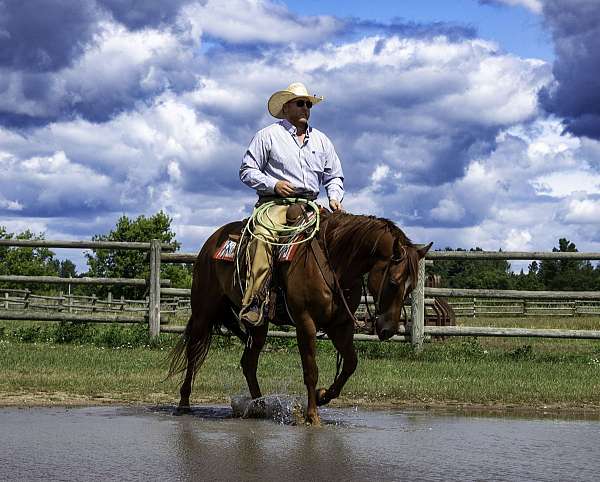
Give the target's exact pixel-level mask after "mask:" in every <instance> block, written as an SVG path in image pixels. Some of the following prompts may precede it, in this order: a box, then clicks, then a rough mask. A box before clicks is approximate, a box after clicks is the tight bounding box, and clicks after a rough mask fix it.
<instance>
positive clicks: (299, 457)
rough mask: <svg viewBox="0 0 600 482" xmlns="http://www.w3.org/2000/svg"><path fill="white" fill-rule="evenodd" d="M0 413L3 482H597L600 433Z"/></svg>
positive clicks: (426, 417)
mask: <svg viewBox="0 0 600 482" xmlns="http://www.w3.org/2000/svg"><path fill="white" fill-rule="evenodd" d="M172 409H173V407H147V408H144V407H135V408H132V407H92V408H31V409H26V408H23V409H18V408H0V480H39V479H44V480H165V481H166V480H284V481H295V480H302V481H312V480H321V481H331V480H336V481H347V480H371V481H376V480H377V481H378V480H428V481H432V480H444V481H447V480H486V481H487V480H519V481H520V480H535V481H545V480H548V481H556V480H590V481H591V480H598V477H599V475H598V474H600V422H599V421H598V420H565V419H553V418H538V419H527V418H516V417H512V416H505V417H492V416H482V415H478V416H466V415H464V414H463V415H461V414H450V413H440V412H435V413H432V412H429V411H406V410H402V411H389V410H387V411H368V410H363V409H343V410H342V409H327V408H325V409H321V412H320V413H321V416H322V419H323V423H324V424H323V427H321V428H311V427H305V426H293V425H285V424H283V423H278V422H277V421H274V420H273V419H266V420H256V419H239V418H232V413H233V412H232V409H231V408H230V407H225V406H216V407H195V408H194V409H193V411H192V413H191V414H189V415H183V416H173V415H172Z"/></svg>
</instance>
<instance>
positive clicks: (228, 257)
mask: <svg viewBox="0 0 600 482" xmlns="http://www.w3.org/2000/svg"><path fill="white" fill-rule="evenodd" d="M303 239H304V235H303V234H298V235H296V236H294V238H293V239H292V241H301V240H303ZM298 246H299V245H298V244H288V245H286V246H280V247H279V254H278V255H277V261H291V260H292V259H293V258H294V255H295V254H296V251H297V249H298ZM236 248H237V242H235V241H234V240H232V239H226V240H225V241H223V244H221V246H219V248H218V249H217V250H216V251H215V253H214V254H213V256H212V257H213V259H218V260H221V261H229V262H233V261H234V260H235V251H236Z"/></svg>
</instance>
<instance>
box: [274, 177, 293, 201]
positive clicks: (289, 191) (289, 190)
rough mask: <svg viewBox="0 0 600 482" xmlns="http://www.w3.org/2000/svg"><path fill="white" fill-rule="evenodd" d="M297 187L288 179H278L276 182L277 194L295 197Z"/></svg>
mask: <svg viewBox="0 0 600 482" xmlns="http://www.w3.org/2000/svg"><path fill="white" fill-rule="evenodd" d="M295 193H296V188H295V187H294V186H292V185H291V184H290V183H289V182H287V181H277V184H275V194H277V195H278V196H281V197H293V196H294V194H295Z"/></svg>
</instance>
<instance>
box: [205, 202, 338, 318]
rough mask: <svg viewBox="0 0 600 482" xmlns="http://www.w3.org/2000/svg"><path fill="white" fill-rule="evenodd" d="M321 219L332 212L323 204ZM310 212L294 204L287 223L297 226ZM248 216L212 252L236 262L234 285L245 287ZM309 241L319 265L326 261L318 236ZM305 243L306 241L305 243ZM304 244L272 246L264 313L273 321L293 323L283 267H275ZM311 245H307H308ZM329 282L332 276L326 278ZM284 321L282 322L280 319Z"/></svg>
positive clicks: (285, 260) (289, 240)
mask: <svg viewBox="0 0 600 482" xmlns="http://www.w3.org/2000/svg"><path fill="white" fill-rule="evenodd" d="M319 214H320V216H321V219H323V218H324V217H326V216H328V215H329V214H330V212H329V211H328V210H327V209H324V208H322V207H320V213H319ZM310 215H311V213H308V212H307V210H306V206H305V205H304V204H292V205H290V206H289V207H288V210H287V212H286V224H287V225H288V226H298V225H300V224H301V223H302V222H305V221H306V220H308V219H309V216H310ZM248 222H249V220H245V222H244V223H243V225H242V227H241V229H240V231H239V232H236V233H230V234H229V235H228V237H227V238H226V239H225V240H224V241H223V242H222V243H221V244H220V245H219V247H218V248H217V249H216V251H215V252H214V254H213V256H212V257H213V259H216V260H220V261H224V262H230V263H235V265H236V267H235V272H234V280H233V283H234V285H238V284H239V285H240V289H241V290H242V291H243V289H244V288H243V287H244V286H246V279H245V278H246V273H247V263H248V260H247V259H246V251H247V249H246V248H247V245H248V243H249V242H250V240H251V236H242V233H243V232H244V230H245V228H246V226H247V223H248ZM303 238H304V235H303V234H302V233H300V234H298V235H296V236H294V237H293V238H291V239H287V240H286V242H288V243H295V242H297V241H301V240H302V239H303ZM308 244H310V245H312V249H313V251H315V253H319V255H317V260H318V262H319V264H320V265H327V262H326V259H325V255H324V254H323V251H322V249H320V247H319V246H318V244H319V243H318V241H317V237H316V236H315V237H313V238H312V240H311V241H309V242H308ZM305 245H306V244H305ZM300 246H302V244H287V245H284V246H275V247H274V250H273V263H272V266H271V276H270V279H269V281H268V282H267V283H265V284H266V286H265V290H264V293H263V295H262V296H264V298H263V299H268V303H267V306H268V313H265V315H266V317H267V318H268V319H269V321H271V322H275V323H276V324H292V325H293V320H291V319H290V316H289V315H288V312H287V307H286V305H285V292H284V289H283V280H282V279H281V274H280V270H278V269H276V268H277V266H278V265H280V264H283V263H289V262H291V261H292V260H293V259H294V257H295V256H296V255H297V253H298V251H299V247H300ZM307 247H308V246H307ZM327 281H328V282H330V280H327ZM278 321H281V323H278Z"/></svg>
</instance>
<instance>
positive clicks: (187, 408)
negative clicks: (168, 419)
mask: <svg viewBox="0 0 600 482" xmlns="http://www.w3.org/2000/svg"><path fill="white" fill-rule="evenodd" d="M188 413H192V409H191V407H190V406H189V405H184V406H181V405H180V406H179V407H177V408H176V409H175V411H174V412H173V415H185V414H188Z"/></svg>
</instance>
